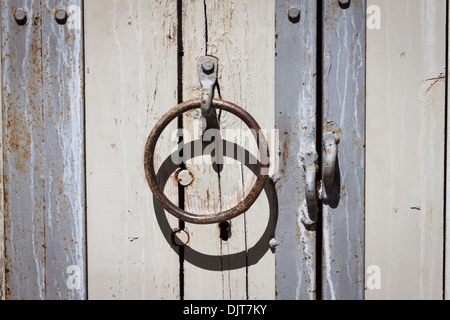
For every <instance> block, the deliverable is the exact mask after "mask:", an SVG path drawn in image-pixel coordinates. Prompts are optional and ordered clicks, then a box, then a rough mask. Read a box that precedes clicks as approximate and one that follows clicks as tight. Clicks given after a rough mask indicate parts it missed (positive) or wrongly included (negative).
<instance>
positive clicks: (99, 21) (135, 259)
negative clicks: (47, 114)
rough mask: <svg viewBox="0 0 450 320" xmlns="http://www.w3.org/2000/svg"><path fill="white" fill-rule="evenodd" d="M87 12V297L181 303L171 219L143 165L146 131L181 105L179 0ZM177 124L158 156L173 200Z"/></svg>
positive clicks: (104, 5)
mask: <svg viewBox="0 0 450 320" xmlns="http://www.w3.org/2000/svg"><path fill="white" fill-rule="evenodd" d="M84 13H85V43H86V70H87V71H86V72H87V74H86V126H87V127H86V130H87V133H86V134H87V142H86V143H87V146H86V147H87V154H86V157H87V160H86V161H87V197H88V198H87V204H88V257H89V270H88V275H89V298H91V299H177V298H179V295H180V288H179V268H180V265H179V258H178V256H177V248H176V247H173V246H172V244H171V242H170V239H171V228H175V227H176V226H177V222H176V221H175V223H174V221H173V220H172V219H169V218H168V217H167V214H166V213H165V212H164V211H163V209H162V208H161V206H160V205H159V204H158V203H157V202H156V201H155V200H154V198H153V195H152V193H151V191H150V188H149V186H148V184H147V181H146V177H145V172H144V165H143V163H144V158H143V157H144V147H145V143H146V140H147V137H148V135H149V134H150V131H151V129H152V128H153V126H154V125H155V124H156V122H157V121H158V120H159V119H160V118H161V116H162V115H163V114H165V113H166V112H167V111H168V110H169V109H170V108H172V107H173V106H175V105H176V104H177V77H178V75H177V11H176V1H162V0H161V1H144V0H132V1H126V2H125V1H110V0H108V1H106V0H102V1H97V0H95V1H85V11H84ZM176 128H177V126H176V123H174V124H171V126H169V127H168V128H167V129H166V131H165V132H164V133H163V135H162V136H161V138H160V140H159V142H158V144H157V150H156V153H155V154H156V155H155V162H156V163H155V168H156V170H157V172H159V173H158V176H159V177H160V178H161V184H165V189H164V190H165V193H166V194H167V196H168V197H169V198H170V199H171V200H172V201H173V202H174V203H175V204H177V200H178V191H177V185H176V184H175V180H174V179H173V176H170V175H171V174H173V171H174V169H176V168H173V167H171V166H167V165H164V166H163V164H167V163H168V162H167V161H166V160H167V158H168V157H169V156H170V153H171V152H172V151H173V150H174V148H176V139H175V141H173V140H171V135H172V131H173V130H174V129H176ZM169 160H170V158H169Z"/></svg>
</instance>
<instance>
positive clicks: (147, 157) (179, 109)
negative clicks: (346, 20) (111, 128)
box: [144, 99, 270, 224]
mask: <svg viewBox="0 0 450 320" xmlns="http://www.w3.org/2000/svg"><path fill="white" fill-rule="evenodd" d="M201 105H202V104H201V100H199V99H197V100H190V101H186V102H183V103H181V104H179V105H177V106H176V107H174V108H172V109H171V110H169V111H168V112H167V113H166V114H165V115H164V116H163V117H162V118H161V119H160V120H159V121H158V122H157V123H156V125H155V127H154V128H153V130H152V131H151V133H150V136H149V137H148V139H147V143H146V146H145V154H144V167H145V174H146V177H147V182H148V184H149V186H150V189H151V190H152V192H153V195H154V196H155V198H156V199H157V200H158V202H159V203H160V204H161V205H162V207H163V208H164V209H165V210H167V211H168V212H169V213H170V214H172V215H173V216H175V217H177V218H178V219H181V220H183V221H186V222H191V223H196V224H212V223H219V222H223V221H226V220H230V219H232V218H234V217H237V216H238V215H240V214H242V213H244V212H245V211H247V210H248V209H249V208H250V207H251V206H252V205H253V203H254V202H255V201H256V199H257V198H258V197H259V195H260V194H261V191H262V190H263V189H264V185H265V183H266V180H267V175H266V174H261V173H262V172H264V171H266V172H267V170H266V169H267V168H268V167H269V166H270V164H269V159H270V158H269V148H268V145H267V141H266V139H265V137H264V135H263V133H262V130H261V128H260V127H259V125H258V123H257V122H256V120H255V119H254V118H253V117H252V116H251V115H250V114H249V113H248V112H247V111H245V110H244V109H242V108H241V107H239V106H237V105H235V104H233V103H231V102H228V101H224V100H219V99H213V100H212V107H214V108H219V109H221V110H224V111H227V112H230V113H232V114H234V115H236V116H238V117H239V118H241V120H242V121H243V122H244V123H245V124H246V125H247V126H248V127H249V129H250V130H252V133H254V136H255V138H256V142H257V146H258V150H265V152H260V158H261V161H260V173H259V175H258V177H257V179H256V182H255V185H254V186H253V188H252V189H251V190H250V192H249V194H248V195H247V197H246V198H245V199H244V200H242V201H241V202H239V203H238V204H237V205H236V206H235V207H233V208H231V209H229V210H226V211H223V212H219V213H213V214H207V215H199V214H194V213H190V212H187V211H185V210H183V209H181V208H179V207H178V206H176V205H175V204H173V203H172V202H171V201H170V200H169V199H168V198H167V197H166V195H165V194H164V192H163V190H161V187H160V186H159V183H158V180H157V178H156V173H155V166H154V153H155V147H156V142H157V141H158V138H159V137H160V135H161V133H162V132H163V130H164V128H165V127H166V126H167V125H168V124H169V123H170V122H171V121H172V120H174V119H176V118H177V117H178V116H180V115H181V114H183V113H185V112H187V111H190V110H193V109H196V108H200V107H201Z"/></svg>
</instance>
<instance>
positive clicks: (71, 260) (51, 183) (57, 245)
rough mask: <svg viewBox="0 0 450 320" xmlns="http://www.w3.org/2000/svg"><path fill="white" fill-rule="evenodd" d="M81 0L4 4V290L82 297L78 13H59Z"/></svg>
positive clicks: (27, 295)
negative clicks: (60, 17)
mask: <svg viewBox="0 0 450 320" xmlns="http://www.w3.org/2000/svg"><path fill="white" fill-rule="evenodd" d="M80 6H81V2H80V1H77V0H71V1H49V0H42V1H32V2H23V1H14V2H13V3H10V2H5V3H3V28H2V34H3V36H2V38H3V40H2V42H3V52H2V59H3V62H4V65H3V66H4V67H3V69H2V73H3V90H4V92H3V94H4V98H5V100H4V108H3V121H4V124H3V128H4V129H3V130H4V131H3V134H4V137H5V145H4V152H5V153H4V161H5V162H7V163H8V164H7V166H6V167H5V181H4V182H5V183H4V186H5V190H6V194H5V200H6V201H5V226H6V230H5V239H6V257H7V261H6V269H7V273H6V286H7V298H8V299H84V298H85V297H86V292H85V284H86V280H85V263H86V257H85V221H84V219H85V210H84V205H85V198H84V144H83V141H84V135H83V131H84V116H83V65H82V62H83V46H82V43H83V41H82V33H81V21H80V23H79V24H78V26H79V28H70V26H71V25H69V24H61V25H59V24H57V22H56V21H55V9H56V7H58V8H61V9H64V10H66V11H68V13H69V18H68V21H73V19H74V18H76V19H81V7H80ZM17 8H23V9H24V10H25V12H26V14H27V21H26V23H25V24H24V25H20V24H19V23H17V22H16V21H15V19H14V13H15V10H16V9H17ZM76 8H77V9H78V15H77V14H76V13H74V15H75V17H74V16H71V12H72V11H77V9H76ZM69 9H70V10H71V11H70V12H69ZM61 44H63V45H61ZM70 279H72V280H73V281H72V280H70ZM69 280H70V282H69Z"/></svg>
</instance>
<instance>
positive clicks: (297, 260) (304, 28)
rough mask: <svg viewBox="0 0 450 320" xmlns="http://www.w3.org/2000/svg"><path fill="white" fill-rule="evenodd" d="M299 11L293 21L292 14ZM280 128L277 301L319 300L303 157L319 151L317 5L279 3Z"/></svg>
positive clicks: (277, 108)
mask: <svg viewBox="0 0 450 320" xmlns="http://www.w3.org/2000/svg"><path fill="white" fill-rule="evenodd" d="M291 7H296V8H299V9H300V19H299V20H298V21H297V20H295V19H294V20H293V21H290V20H289V19H288V10H289V8H291ZM276 15H277V19H276V21H277V22H276V32H277V41H276V59H275V61H276V62H275V83H276V84H275V87H276V89H275V90H276V94H275V125H276V128H277V129H279V130H280V132H279V136H280V148H281V155H280V168H279V172H278V173H277V175H275V177H274V180H275V181H276V190H277V196H278V204H279V207H278V214H279V216H278V222H277V227H276V232H275V233H276V235H275V237H276V239H277V240H278V241H279V242H280V244H279V245H278V246H277V247H276V286H277V287H276V288H277V299H280V300H283V299H289V300H292V299H315V297H316V291H315V290H316V288H315V285H316V252H315V246H316V232H315V230H314V228H312V229H311V230H308V229H307V228H306V227H305V225H303V223H302V222H301V219H302V217H303V215H305V214H306V215H308V212H306V211H307V207H306V199H305V187H306V186H305V178H304V170H303V163H302V160H301V158H302V156H304V155H305V153H306V152H308V151H311V152H314V151H316V140H315V135H316V41H317V31H316V30H317V23H316V18H317V3H316V2H315V1H309V0H295V1H288V0H277V1H276Z"/></svg>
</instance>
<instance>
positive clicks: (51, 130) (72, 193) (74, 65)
mask: <svg viewBox="0 0 450 320" xmlns="http://www.w3.org/2000/svg"><path fill="white" fill-rule="evenodd" d="M81 5H82V1H81V0H45V1H43V8H42V10H43V24H42V55H43V57H44V59H45V60H44V61H43V63H44V65H43V66H44V70H43V94H44V97H43V98H44V99H43V114H44V119H43V127H44V148H45V159H44V171H43V174H44V177H45V179H46V181H45V184H44V193H45V219H46V220H45V237H46V242H47V243H48V245H47V250H46V265H45V270H46V275H47V279H46V297H47V299H55V298H62V299H69V300H74V299H85V298H86V294H87V292H86V238H85V236H86V221H85V217H86V214H85V201H86V200H85V166H84V164H85V158H84V156H85V154H84V65H83V61H84V48H83V31H82V21H81V14H82V7H81ZM57 9H60V10H65V11H66V12H67V14H68V19H67V21H66V23H63V22H61V23H63V24H59V23H58V22H57V21H56V20H55V13H56V10H57ZM69 277H77V278H76V279H73V280H68V278H69ZM67 283H69V285H67Z"/></svg>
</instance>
